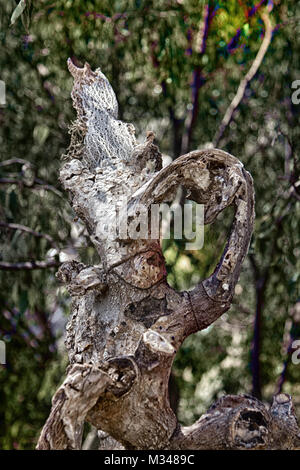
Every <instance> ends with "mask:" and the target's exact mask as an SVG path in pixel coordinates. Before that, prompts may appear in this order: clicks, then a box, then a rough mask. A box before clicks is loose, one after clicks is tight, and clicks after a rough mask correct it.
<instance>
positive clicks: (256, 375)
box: [251, 278, 266, 399]
mask: <svg viewBox="0 0 300 470" xmlns="http://www.w3.org/2000/svg"><path fill="white" fill-rule="evenodd" d="M265 289H266V278H262V279H258V280H256V312H255V320H254V334H253V343H252V351H251V370H252V395H253V396H254V397H256V398H258V399H261V396H262V394H261V371H260V349H261V329H262V314H263V307H264V296H265Z"/></svg>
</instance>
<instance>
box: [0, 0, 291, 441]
mask: <svg viewBox="0 0 300 470" xmlns="http://www.w3.org/2000/svg"><path fill="white" fill-rule="evenodd" d="M17 3H18V2H13V1H10V2H7V1H6V0H0V5H1V10H0V24H1V30H0V41H1V53H0V79H1V80H3V81H4V82H5V84H6V106H5V107H2V108H0V149H1V150H0V152H1V161H5V160H8V159H12V158H18V159H25V160H28V161H29V162H30V163H31V164H32V166H31V167H29V169H28V167H26V166H25V167H24V165H23V164H22V163H20V162H17V161H15V163H13V164H11V165H5V166H0V183H1V184H0V221H4V222H5V223H18V224H22V225H24V226H28V227H30V228H31V229H33V230H35V231H37V232H41V233H44V234H48V235H50V236H51V237H52V239H53V242H54V243H55V245H56V246H57V250H56V251H55V250H54V248H53V246H51V243H49V240H47V239H46V238H44V237H40V238H38V237H35V236H32V235H31V234H28V233H25V232H22V231H20V230H11V229H9V228H4V227H0V260H1V261H7V262H11V263H15V262H20V261H30V260H44V259H47V258H48V257H49V256H52V257H53V259H58V251H60V252H61V253H63V255H64V256H65V258H66V257H68V256H69V257H75V256H80V257H81V259H83V260H84V262H94V260H95V254H94V251H93V249H92V248H91V246H90V242H89V241H88V237H87V235H86V233H85V232H84V229H83V228H82V226H81V224H80V222H75V221H74V214H73V213H72V210H71V208H70V206H69V204H68V202H67V195H65V194H64V193H63V190H62V188H61V187H60V183H59V181H58V171H59V166H60V156H61V155H62V154H64V153H65V152H66V148H67V146H68V144H69V135H68V126H69V125H70V123H71V122H72V120H74V118H75V113H74V110H73V109H72V104H71V99H70V91H71V87H72V80H71V77H70V75H69V73H68V71H67V68H66V59H67V58H68V57H69V56H70V57H72V58H73V59H74V60H76V61H77V64H78V65H80V64H81V65H82V64H83V63H84V62H85V61H88V62H89V63H90V64H91V66H92V67H93V68H95V67H99V66H100V67H101V68H102V70H103V72H104V73H105V74H106V75H107V76H108V78H109V80H110V81H111V83H112V85H113V87H114V90H115V92H116V94H117V97H118V100H119V105H120V117H121V119H123V120H126V121H129V122H133V123H134V125H135V127H136V129H137V135H139V134H143V135H145V132H146V130H148V129H149V130H153V131H155V132H156V137H157V141H158V143H159V146H160V149H161V151H162V152H163V153H165V154H168V155H170V156H171V157H172V158H175V157H177V156H178V155H180V153H181V148H182V142H183V140H184V136H185V134H186V132H187V131H188V129H187V126H188V119H187V118H188V116H189V115H190V114H191V113H192V112H193V111H195V110H194V104H195V101H193V100H194V97H195V91H196V89H197V90H198V92H199V108H198V110H197V113H195V118H196V121H195V126H194V129H193V133H192V138H191V142H190V148H191V149H196V148H202V147H204V146H205V145H207V144H208V143H210V142H211V141H212V140H213V137H214V135H215V132H216V130H217V129H218V127H219V125H220V123H221V120H222V117H223V115H224V113H225V111H226V109H227V107H228V106H229V104H230V102H231V100H232V99H233V97H234V94H235V92H236V90H237V88H238V85H239V83H240V81H241V79H242V78H243V77H244V76H245V74H246V73H247V71H248V69H249V67H250V66H251V64H252V62H253V60H254V58H255V56H256V54H257V52H258V50H259V47H260V45H261V41H262V38H263V34H264V24H263V21H262V19H261V17H260V11H269V15H270V18H271V21H272V26H273V29H274V32H273V38H272V42H271V45H270V47H269V50H268V52H267V54H266V56H265V59H264V61H263V63H262V65H261V67H260V69H259V71H258V73H257V74H256V76H255V77H254V79H253V80H252V81H251V83H250V84H249V86H248V87H247V89H246V93H245V97H244V99H243V100H242V102H241V104H240V106H239V108H238V110H237V112H236V113H235V115H234V119H233V121H232V122H231V124H230V126H229V127H228V129H227V130H226V132H225V134H224V136H223V138H222V140H221V141H220V143H219V147H220V148H223V149H224V150H227V151H229V152H230V153H232V154H233V155H235V156H236V157H238V158H239V159H240V160H241V161H242V162H243V163H244V165H245V167H246V168H247V169H248V170H249V171H250V172H251V174H252V176H253V178H254V184H255V191H256V224H255V233H254V236H253V240H252V244H251V247H250V251H249V256H248V257H247V259H246V261H245V263H244V266H243V271H242V274H241V278H240V281H239V284H238V286H237V288H236V296H235V299H234V303H233V305H232V307H231V309H230V311H229V312H228V313H226V314H225V315H223V317H222V318H221V319H220V320H218V321H217V322H216V323H215V324H214V325H212V326H211V327H209V328H208V329H206V330H204V331H203V332H200V333H198V334H196V335H193V336H192V337H190V338H188V339H187V340H186V341H185V343H184V345H183V347H182V348H181V350H180V351H179V353H178V355H177V357H176V360H175V364H174V375H175V378H176V382H177V384H178V386H179V388H180V396H181V398H180V403H179V411H178V413H179V418H180V420H181V422H183V423H185V424H188V423H191V422H192V421H193V420H195V419H197V417H198V416H199V414H201V413H203V412H204V411H205V409H207V407H208V406H209V405H210V404H211V402H212V400H213V399H215V398H217V397H218V396H220V395H221V394H223V393H243V392H251V389H252V385H251V382H252V379H253V364H252V362H251V345H252V343H253V338H254V330H253V324H254V322H255V318H257V308H259V311H260V316H261V319H260V322H259V327H260V328H259V329H260V343H259V347H260V348H259V360H260V361H259V363H260V382H261V383H260V388H261V393H262V397H263V399H265V400H270V398H271V396H272V394H273V393H274V392H275V390H276V383H277V382H278V380H279V377H280V375H281V373H282V370H283V367H284V363H285V361H287V368H286V373H285V375H284V383H283V390H284V391H286V392H288V393H291V394H292V395H293V396H294V403H295V406H296V408H297V410H298V412H299V408H300V385H299V379H300V367H299V365H298V366H297V365H293V364H292V363H291V361H290V356H289V355H288V353H287V349H288V345H289V342H290V341H291V338H296V337H299V321H300V319H299V317H300V314H299V309H298V306H299V297H300V294H299V280H300V270H299V267H300V266H299V265H300V262H299V258H300V256H299V255H300V244H299V233H300V204H299V199H300V196H299V192H300V191H299V186H297V182H298V181H299V162H298V153H299V145H300V144H299V142H300V139H299V124H298V123H299V112H300V105H299V106H297V105H294V104H293V103H292V102H291V93H292V90H291V84H292V82H293V81H294V80H296V79H299V78H300V70H299V57H300V39H299V31H300V28H299V19H300V16H299V13H298V17H297V12H299V6H300V2H299V1H291V0H287V1H284V2H280V1H278V0H277V1H266V2H256V4H257V5H258V4H262V5H261V6H260V8H257V9H256V10H257V11H256V10H255V9H253V7H254V6H255V2H253V1H246V0H243V1H238V2H237V1H231V0H227V1H219V2H217V1H210V2H209V4H208V2H204V1H202V2H200V1H198V0H197V1H195V0H177V1H175V0H170V1H166V0H164V1H161V0H156V1H155V2H154V1H151V0H147V1H144V0H128V1H125V0H111V1H105V0H98V1H97V0H95V1H82V0H73V1H71V0H58V1H56V2H55V3H54V2H50V1H47V0H40V1H36V2H28V4H27V8H26V9H25V11H24V12H23V15H22V16H20V17H18V18H16V19H15V22H14V24H13V25H12V26H10V22H11V15H12V14H13V11H14V9H15V7H16V6H17ZM26 3H27V2H26ZM204 4H206V5H207V4H208V6H209V8H210V13H211V15H212V17H211V22H210V25H209V30H208V34H207V37H205V38H204V42H203V35H202V32H203V27H204V19H205V16H204V13H203V12H204V10H203V6H204ZM203 44H204V45H205V47H204V48H201V45H203ZM5 178H6V179H10V180H14V182H12V183H10V184H8V183H5V184H4V182H3V181H4V179H5ZM1 181H2V182H1ZM297 191H298V192H297ZM230 220H231V215H230V211H229V212H228V211H226V212H225V213H224V214H222V217H221V218H220V220H218V221H217V223H216V224H214V225H213V226H212V227H207V228H206V231H205V244H204V248H203V249H202V250H200V251H199V252H185V251H184V250H183V242H180V241H178V240H171V241H166V240H165V241H164V242H163V249H164V253H165V258H166V263H167V268H168V273H169V276H168V280H169V282H170V284H171V285H172V286H174V287H175V288H176V289H178V290H183V289H189V288H191V287H192V286H193V285H195V284H196V283H197V282H199V280H200V279H203V278H204V277H206V276H207V275H208V274H210V273H211V272H212V270H213V268H214V266H215V263H216V261H217V259H218V255H219V254H220V253H221V251H222V248H223V246H224V243H225V240H226V235H227V233H228V230H229V228H230ZM51 250H52V251H51ZM53 250H54V251H53ZM54 273H55V268H54V269H53V268H49V269H45V270H29V271H24V270H23V271H1V274H0V279H1V292H0V309H1V319H0V335H1V339H4V341H5V342H6V347H7V364H6V366H0V367H1V369H0V387H1V388H0V390H1V400H0V448H2V449H12V448H15V449H32V448H34V445H35V442H36V438H37V435H38V433H39V430H40V428H41V426H42V425H43V423H44V421H45V420H46V418H47V415H48V412H49V407H50V400H51V396H52V395H53V393H54V391H55V389H56V388H57V386H58V384H59V383H60V382H61V381H62V379H63V375H64V368H65V365H66V357H65V353H64V348H63V346H62V335H63V328H64V322H65V320H66V317H67V315H68V311H69V298H68V295H67V294H66V292H65V291H64V289H63V288H61V287H60V286H59V284H58V282H57V281H56V279H55V276H54ZM261 299H262V302H261ZM297 312H298V313H297ZM251 364H252V366H251Z"/></svg>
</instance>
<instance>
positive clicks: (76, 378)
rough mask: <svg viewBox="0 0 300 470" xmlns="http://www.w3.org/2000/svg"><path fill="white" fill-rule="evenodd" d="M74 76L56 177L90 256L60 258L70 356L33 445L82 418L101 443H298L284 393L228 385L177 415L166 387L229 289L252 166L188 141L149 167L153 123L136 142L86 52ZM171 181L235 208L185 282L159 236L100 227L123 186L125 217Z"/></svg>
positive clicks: (75, 443) (250, 212) (239, 253)
mask: <svg viewBox="0 0 300 470" xmlns="http://www.w3.org/2000/svg"><path fill="white" fill-rule="evenodd" d="M69 70H70V72H71V73H72V75H73V77H74V88H73V92H72V98H73V101H74V106H75V108H76V110H77V115H78V117H77V120H76V121H75V123H74V124H73V126H72V128H71V133H72V137H71V146H70V148H69V151H68V154H67V155H66V156H65V159H66V162H65V164H64V165H63V167H62V169H61V172H60V179H61V181H62V183H63V185H64V187H65V189H66V190H67V191H68V192H69V194H70V196H71V203H72V206H73V208H74V210H75V212H76V213H77V215H78V216H79V217H80V218H81V219H82V220H83V221H84V222H85V224H86V226H87V229H88V231H89V234H90V237H91V240H92V241H93V243H94V245H95V247H96V249H97V251H98V253H99V255H100V258H101V265H99V266H84V265H83V264H82V263H78V262H75V261H73V262H69V263H65V264H63V265H62V266H61V268H60V269H59V271H58V274H57V276H58V278H59V279H60V280H61V281H62V282H64V283H65V284H66V286H67V289H68V291H69V293H70V295H71V296H72V309H71V310H72V315H71V318H70V321H69V323H68V325H67V332H66V347H67V350H68V354H69V360H70V366H69V368H68V370H67V377H66V379H65V381H64V383H63V384H62V386H61V387H60V388H59V389H58V391H57V392H56V394H55V396H54V398H53V402H52V410H51V413H50V416H49V418H48V420H47V422H46V424H45V426H44V429H43V431H42V433H41V436H40V439H39V442H38V445H37V448H38V449H79V448H81V439H82V426H83V423H84V421H87V422H89V423H91V424H92V425H93V426H94V427H95V428H96V429H98V430H99V436H100V440H102V441H103V443H104V444H103V446H102V448H107V446H111V448H125V449H204V448H205V449H242V448H251V449H255V448H260V449H261V448H263V449H269V448H295V447H297V446H298V447H299V428H298V426H297V423H296V419H295V416H294V414H293V411H292V405H291V399H290V397H288V396H286V395H282V394H281V395H278V396H277V397H275V398H274V404H273V405H272V407H271V409H270V410H268V409H267V408H266V407H265V406H264V405H263V404H262V403H260V402H259V401H257V400H255V399H254V398H252V397H248V396H228V397H224V398H222V399H221V400H219V401H218V402H217V403H216V404H214V405H213V406H212V407H211V408H210V409H209V410H208V412H207V414H205V415H204V416H202V417H201V418H200V420H199V421H197V423H195V424H194V425H193V426H190V427H187V428H185V427H181V426H180V425H179V423H178V421H177V418H176V416H175V414H174V412H173V411H172V409H171V407H170V403H169V396H168V383H169V377H170V371H171V367H172V363H173V360H174V357H175V354H176V352H177V351H178V349H179V348H180V346H181V344H182V343H183V341H184V340H185V338H187V337H188V336H189V335H190V334H192V333H195V332H197V331H199V330H202V329H204V328H206V327H207V326H209V325H210V324H211V323H213V322H214V321H216V320H217V318H219V317H220V316H221V315H222V314H223V313H224V312H226V311H227V310H228V309H229V307H230V305H231V301H232V297H233V292H234V287H235V284H236V282H237V280H238V277H239V273H240V269H241V265H242V262H243V260H244V257H245V255H246V254H247V250H248V246H249V242H250V238H251V234H252V229H253V221H254V192H253V184H252V178H251V176H250V175H249V173H248V172H247V171H246V170H245V169H244V168H243V165H242V164H241V163H240V161H239V160H237V159H236V158H234V157H233V156H231V155H229V154H228V153H226V152H223V151H221V150H218V149H209V150H201V151H198V150H197V151H194V152H191V153H189V154H187V155H184V156H182V157H180V158H178V159H177V160H176V161H174V162H173V163H171V164H170V165H169V166H168V167H166V168H164V169H161V155H160V152H159V150H158V148H157V147H156V146H155V145H154V143H153V139H154V135H153V133H151V132H150V133H148V134H147V137H146V139H145V142H144V144H138V143H137V142H136V140H135V136H134V128H133V126H132V125H129V124H126V123H124V122H121V121H118V119H117V112H118V110H117V101H116V97H115V95H114V92H113V90H112V88H111V86H110V84H109V82H108V80H107V79H106V77H105V76H104V75H103V74H102V72H101V71H100V70H99V69H98V70H96V71H95V72H93V71H92V70H91V69H90V67H89V65H88V64H86V65H85V66H84V68H83V69H78V68H77V67H75V66H74V65H73V64H72V62H70V61H69ZM178 185H182V186H183V187H184V188H185V191H186V194H187V198H188V199H191V200H193V201H196V202H197V203H202V204H204V206H205V223H207V224H210V223H212V222H213V221H214V220H215V218H216V217H217V215H218V214H219V213H220V212H221V211H222V210H224V209H225V208H226V207H228V206H229V205H232V206H233V207H234V209H235V216H234V222H233V225H232V230H231V233H230V236H229V238H228V241H227V244H226V247H225V249H224V252H223V254H222V256H221V259H220V261H219V263H218V264H217V266H216V269H215V271H214V272H213V274H212V275H211V276H210V277H209V278H208V279H205V280H204V281H202V282H200V283H199V285H198V286H196V287H195V288H194V290H192V291H190V292H181V293H178V292H176V291H174V290H173V289H172V288H171V287H170V286H169V285H168V284H167V281H166V269H165V263H164V257H163V254H162V251H161V247H160V243H159V239H158V238H157V239H151V238H146V237H145V238H144V239H137V240H136V239H133V238H129V239H126V240H124V239H122V238H121V237H120V236H119V234H116V235H115V236H111V234H110V236H108V235H107V230H109V227H110V226H111V224H112V219H113V207H115V206H116V205H118V204H119V203H120V201H121V200H124V198H126V200H127V208H128V212H129V215H130V217H131V218H132V219H134V218H135V217H136V216H137V214H138V210H139V209H138V208H139V207H140V206H139V205H140V204H143V205H144V206H145V207H146V208H147V210H149V209H150V206H151V204H156V203H160V202H167V201H172V199H173V198H174V196H175V194H176V191H177V188H178Z"/></svg>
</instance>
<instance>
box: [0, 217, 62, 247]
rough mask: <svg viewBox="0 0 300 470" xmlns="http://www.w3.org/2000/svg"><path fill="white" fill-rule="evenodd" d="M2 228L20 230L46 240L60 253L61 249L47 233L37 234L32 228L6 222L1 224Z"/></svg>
mask: <svg viewBox="0 0 300 470" xmlns="http://www.w3.org/2000/svg"><path fill="white" fill-rule="evenodd" d="M0 227H4V228H7V229H9V230H20V231H21V232H25V233H29V234H30V235H33V236H34V237H37V238H45V239H46V240H47V241H48V242H49V243H50V245H51V246H52V247H53V248H55V249H56V250H57V251H59V248H58V246H57V244H56V242H55V240H54V239H53V238H52V237H51V236H50V235H48V234H46V233H41V232H36V231H35V230H32V229H31V228H30V227H26V226H25V225H20V224H9V223H6V222H0Z"/></svg>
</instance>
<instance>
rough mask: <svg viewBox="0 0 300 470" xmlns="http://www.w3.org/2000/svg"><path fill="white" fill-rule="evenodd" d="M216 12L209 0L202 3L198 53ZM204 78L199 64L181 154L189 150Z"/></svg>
mask: <svg viewBox="0 0 300 470" xmlns="http://www.w3.org/2000/svg"><path fill="white" fill-rule="evenodd" d="M215 14H216V9H215V8H214V7H213V6H212V5H209V2H208V3H207V4H205V5H204V15H203V16H204V22H203V23H204V24H203V29H202V30H201V31H200V33H199V36H200V41H199V42H200V46H198V50H199V52H198V53H199V54H200V55H203V54H204V53H205V50H206V44H207V38H208V32H209V28H210V25H211V23H212V20H213V18H214V16H215ZM204 83H205V79H204V77H203V75H202V67H201V66H200V65H199V66H198V67H196V69H195V70H194V72H193V83H192V109H191V111H190V113H189V114H188V116H187V118H186V122H185V126H184V127H185V131H184V134H183V136H182V144H181V154H182V155H183V154H186V153H187V152H188V151H189V150H190V145H191V141H192V137H193V132H194V128H195V124H196V122H197V117H198V113H199V91H200V88H201V87H202V86H203V85H204Z"/></svg>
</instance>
